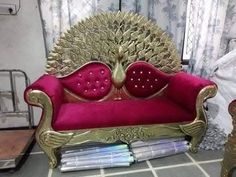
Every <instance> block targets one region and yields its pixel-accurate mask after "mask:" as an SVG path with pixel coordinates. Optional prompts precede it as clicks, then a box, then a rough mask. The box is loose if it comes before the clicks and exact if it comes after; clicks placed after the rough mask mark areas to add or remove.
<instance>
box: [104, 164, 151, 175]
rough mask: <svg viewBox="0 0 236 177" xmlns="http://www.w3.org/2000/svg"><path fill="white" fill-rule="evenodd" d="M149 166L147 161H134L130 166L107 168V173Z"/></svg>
mask: <svg viewBox="0 0 236 177" xmlns="http://www.w3.org/2000/svg"><path fill="white" fill-rule="evenodd" d="M145 168H148V165H147V163H146V162H140V163H134V164H131V166H129V167H117V168H107V169H105V174H106V173H116V172H123V171H131V170H140V169H145Z"/></svg>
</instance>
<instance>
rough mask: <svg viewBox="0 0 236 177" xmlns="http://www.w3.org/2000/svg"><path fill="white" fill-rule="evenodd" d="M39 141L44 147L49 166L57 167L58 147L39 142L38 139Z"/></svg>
mask: <svg viewBox="0 0 236 177" xmlns="http://www.w3.org/2000/svg"><path fill="white" fill-rule="evenodd" d="M37 143H38V144H39V146H40V147H41V148H42V150H43V151H44V153H45V154H46V155H47V157H48V163H49V167H50V168H55V167H56V166H57V164H58V159H57V155H56V154H57V149H56V148H52V147H48V146H45V145H44V144H42V143H41V142H38V141H37Z"/></svg>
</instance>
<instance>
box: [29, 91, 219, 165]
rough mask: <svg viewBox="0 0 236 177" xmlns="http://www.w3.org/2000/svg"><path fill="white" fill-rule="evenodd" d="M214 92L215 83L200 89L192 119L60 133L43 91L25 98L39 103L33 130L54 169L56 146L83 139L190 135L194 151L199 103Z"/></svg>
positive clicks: (200, 121)
mask: <svg viewBox="0 0 236 177" xmlns="http://www.w3.org/2000/svg"><path fill="white" fill-rule="evenodd" d="M216 92H217V88H216V86H207V87H205V88H203V89H202V90H201V91H200V93H199V94H198V96H197V102H196V118H195V120H194V121H193V122H182V123H175V124H154V125H138V126H123V127H110V128H94V129H83V130H74V131H60V132H56V131H54V130H53V128H52V126H51V122H52V114H53V108H52V102H51V100H50V98H49V97H48V96H47V94H46V93H44V92H42V91H40V90H29V91H28V92H27V94H26V99H27V101H28V103H30V104H32V105H35V106H39V107H41V108H42V110H43V112H42V118H41V121H40V123H39V126H38V128H37V131H36V140H37V142H38V144H39V146H40V147H41V148H42V149H43V151H44V152H45V153H46V154H47V156H48V159H49V165H50V167H51V168H55V167H56V166H57V164H58V159H57V155H56V154H57V150H58V149H59V148H60V147H62V146H65V145H77V144H82V143H85V142H102V143H114V142H116V141H118V140H120V141H122V142H124V143H130V142H133V141H136V140H147V139H152V138H164V137H180V136H185V135H188V136H190V137H192V139H191V151H192V152H196V151H197V146H198V144H199V142H200V141H201V139H202V136H203V135H204V133H205V130H206V116H205V112H204V108H203V103H204V101H205V100H206V99H207V98H210V97H213V96H215V94H216Z"/></svg>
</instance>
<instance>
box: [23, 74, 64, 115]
mask: <svg viewBox="0 0 236 177" xmlns="http://www.w3.org/2000/svg"><path fill="white" fill-rule="evenodd" d="M30 89H32V90H40V91H43V92H44V93H46V94H47V95H48V96H49V98H50V99H51V102H52V105H53V119H54V118H55V117H56V116H57V113H58V112H59V110H60V106H61V104H62V102H63V97H64V91H63V87H62V85H61V83H60V81H59V80H58V79H57V78H56V77H55V76H52V75H46V74H45V75H43V76H41V77H40V78H39V79H38V80H37V81H35V82H34V83H33V84H31V85H30V86H29V87H27V88H26V90H25V92H24V98H25V101H26V102H27V99H26V94H27V92H28V90H30ZM29 104H30V103H29Z"/></svg>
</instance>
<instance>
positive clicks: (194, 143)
mask: <svg viewBox="0 0 236 177" xmlns="http://www.w3.org/2000/svg"><path fill="white" fill-rule="evenodd" d="M201 139H202V135H198V136H192V139H191V141H190V151H191V152H193V153H196V152H197V151H198V146H199V144H200V142H201Z"/></svg>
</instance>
